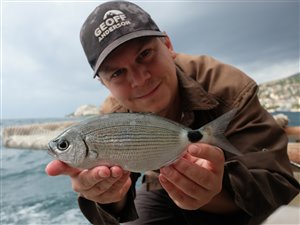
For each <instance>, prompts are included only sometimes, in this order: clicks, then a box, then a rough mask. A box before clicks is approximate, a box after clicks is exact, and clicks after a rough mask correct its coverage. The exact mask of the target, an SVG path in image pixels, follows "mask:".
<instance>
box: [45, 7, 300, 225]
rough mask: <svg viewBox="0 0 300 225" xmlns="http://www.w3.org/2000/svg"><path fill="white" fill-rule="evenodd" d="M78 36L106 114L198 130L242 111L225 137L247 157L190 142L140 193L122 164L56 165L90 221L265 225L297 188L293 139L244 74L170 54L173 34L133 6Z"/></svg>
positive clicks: (105, 10) (101, 14) (94, 16)
mask: <svg viewBox="0 0 300 225" xmlns="http://www.w3.org/2000/svg"><path fill="white" fill-rule="evenodd" d="M80 37H81V43H82V46H83V49H84V51H85V54H86V56H87V58H88V61H89V63H90V65H91V67H92V68H93V70H94V77H97V78H98V79H99V80H100V81H101V82H102V84H103V85H105V87H107V88H108V89H109V90H110V92H111V94H112V100H113V101H112V102H111V103H112V106H111V107H110V109H109V110H108V112H109V113H110V112H151V113H155V114H158V115H160V116H162V117H167V118H169V119H172V120H174V121H177V122H179V123H182V124H184V125H186V126H189V127H191V128H193V129H195V128H199V127H201V126H203V125H204V124H206V123H208V122H209V121H212V120H214V119H215V118H217V117H218V116H220V115H222V114H223V113H225V112H227V111H229V110H231V109H233V108H237V109H238V113H237V114H236V115H235V117H234V119H233V120H232V121H231V123H230V125H229V127H228V129H227V131H226V136H227V138H228V140H229V141H230V142H231V143H232V144H233V145H234V146H235V147H236V148H237V149H239V151H240V152H241V153H242V155H241V156H236V155H233V154H231V153H228V152H224V151H222V150H221V149H219V148H217V147H215V146H211V145H208V144H201V143H195V144H191V145H189V146H188V147H187V149H186V154H185V155H184V156H183V157H182V158H180V159H179V160H178V161H176V162H175V163H174V164H172V165H169V166H166V167H164V168H161V169H160V170H159V171H149V172H146V174H145V176H144V177H143V185H142V188H140V189H139V190H138V192H137V194H136V191H135V183H136V180H137V178H138V177H139V174H136V173H130V172H128V171H124V170H122V168H120V167H118V166H113V167H111V168H108V167H106V166H99V167H96V168H93V169H90V170H80V169H75V168H71V167H69V166H67V165H66V164H63V163H62V162H59V161H53V162H51V163H50V164H49V165H48V166H47V168H46V171H47V173H48V174H49V175H52V176H55V175H62V174H64V175H68V176H70V177H71V180H72V186H73V189H74V191H76V192H78V193H79V194H80V197H79V205H80V208H81V210H82V212H83V214H84V215H85V216H86V217H87V219H88V220H89V221H90V222H91V223H93V224H118V223H119V222H122V224H181V225H183V224H259V223H261V222H262V221H263V220H264V219H266V218H267V217H268V216H269V215H270V214H271V213H272V212H273V211H274V210H275V209H276V208H278V207H279V206H280V205H282V204H287V203H288V202H289V201H290V200H291V199H293V197H294V196H295V195H296V194H297V193H298V192H299V184H298V183H297V181H296V180H295V179H294V178H293V176H292V172H291V170H290V168H289V160H288V157H287V153H286V147H287V138H286V136H285V135H284V133H283V131H282V130H281V129H280V128H279V127H278V126H277V125H276V123H275V121H274V120H273V118H272V116H270V115H269V114H268V113H267V112H266V111H265V110H264V109H263V108H262V107H261V106H260V104H259V101H258V99H257V96H256V92H257V85H256V84H255V82H254V81H253V80H252V79H250V78H249V77H247V76H246V75H245V74H243V73H242V72H241V71H239V70H237V69H236V68H234V67H232V66H229V65H225V64H222V63H220V62H218V61H216V60H215V59H213V58H211V57H208V56H198V57H197V56H189V55H184V54H178V53H176V52H174V50H173V47H172V44H171V41H170V39H169V37H168V36H167V35H166V34H165V33H162V32H161V31H160V30H159V28H158V27H157V25H156V24H155V23H154V21H153V20H152V19H151V17H150V16H149V15H148V14H147V13H146V12H145V11H143V10H142V9H141V8H139V7H138V6H136V5H134V4H132V3H129V2H124V1H115V2H107V3H104V4H102V5H100V6H98V7H97V8H96V9H95V10H94V11H93V12H92V13H91V14H90V16H89V17H88V18H87V20H86V21H85V23H84V25H83V26H82V29H81V34H80ZM134 199H135V201H133V200H134ZM127 221H131V222H128V223H125V222H127Z"/></svg>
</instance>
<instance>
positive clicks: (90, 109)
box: [74, 105, 100, 117]
mask: <svg viewBox="0 0 300 225" xmlns="http://www.w3.org/2000/svg"><path fill="white" fill-rule="evenodd" d="M99 114H100V110H99V108H98V107H97V106H94V105H82V106H79V107H78V108H77V109H76V110H75V112H74V116H75V117H80V116H92V115H99Z"/></svg>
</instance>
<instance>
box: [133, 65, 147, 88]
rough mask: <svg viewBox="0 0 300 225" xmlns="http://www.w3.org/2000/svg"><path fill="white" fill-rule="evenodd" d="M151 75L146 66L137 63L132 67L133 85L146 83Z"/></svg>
mask: <svg viewBox="0 0 300 225" xmlns="http://www.w3.org/2000/svg"><path fill="white" fill-rule="evenodd" d="M150 77H151V74H150V72H149V71H148V70H147V68H146V67H145V66H142V65H135V66H134V67H132V69H131V73H130V83H131V87H132V88H134V87H138V86H142V85H144V84H145V82H146V81H147V80H148V79H149V78H150Z"/></svg>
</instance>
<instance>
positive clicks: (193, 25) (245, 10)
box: [1, 0, 299, 118]
mask: <svg viewBox="0 0 300 225" xmlns="http://www.w3.org/2000/svg"><path fill="white" fill-rule="evenodd" d="M99 3H100V1H85V2H84V1H76V2H74V1H55V2H54V1H9V0H7V1H5V0H2V12H1V14H2V18H1V19H2V21H1V28H2V30H1V31H2V32H1V35H2V36H1V41H2V43H1V44H2V49H1V55H2V60H1V63H2V65H1V81H2V85H1V87H2V90H1V97H2V117H3V118H49V117H63V116H65V115H67V114H69V113H72V112H73V111H74V110H75V109H76V108H77V107H79V106H80V105H83V104H94V105H97V106H99V105H100V104H101V103H102V101H103V100H104V99H105V97H106V96H107V95H108V91H107V90H106V89H105V88H104V87H103V86H101V84H100V83H99V82H97V81H96V80H93V79H92V73H93V72H92V70H91V68H90V67H89V64H88V63H87V60H86V58H85V55H84V53H83V50H82V48H81V44H80V41H79V31H80V28H81V25H82V24H83V22H84V20H85V19H86V17H87V16H88V15H89V14H90V12H91V11H92V10H93V9H94V8H95V7H96V6H97V5H98V4H99ZM135 3H137V4H138V5H139V6H141V7H142V8H144V9H145V10H146V11H148V12H149V13H150V14H151V15H152V18H153V19H154V20H155V21H156V23H157V24H158V25H159V27H160V28H161V30H164V31H166V32H167V33H168V34H169V36H170V38H171V40H172V41H173V45H174V48H175V49H176V50H177V52H185V53H189V54H199V55H200V54H207V55H211V56H213V57H215V58H217V59H219V60H221V61H223V62H226V63H229V64H232V65H234V66H236V67H238V68H239V69H241V70H243V71H244V72H246V73H247V74H248V75H249V76H250V77H252V78H253V79H254V80H255V81H257V82H258V83H262V82H266V81H270V80H274V79H279V78H282V77H286V76H289V75H292V74H295V73H297V72H298V71H299V1H288V0H285V1H266V0H264V1H254V0H252V1H226V0H224V1H213V0H212V1H169V2H168V1H163V2H162V1H135Z"/></svg>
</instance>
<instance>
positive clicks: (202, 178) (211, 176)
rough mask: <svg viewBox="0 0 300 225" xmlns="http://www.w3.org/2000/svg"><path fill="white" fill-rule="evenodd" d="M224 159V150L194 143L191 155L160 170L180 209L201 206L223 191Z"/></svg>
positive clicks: (190, 146)
mask: <svg viewBox="0 0 300 225" xmlns="http://www.w3.org/2000/svg"><path fill="white" fill-rule="evenodd" d="M224 162H225V158H224V154H223V152H222V151H221V149H219V148H217V147H214V146H211V145H208V144H203V143H196V144H191V145H189V146H188V149H187V154H185V155H184V156H183V157H182V158H181V159H179V160H178V161H177V162H175V163H174V164H172V165H170V166H166V167H164V168H162V169H161V170H160V173H161V174H160V175H159V180H160V183H161V185H162V186H163V188H164V189H165V190H166V191H167V192H168V194H169V196H170V197H171V198H172V200H173V201H174V202H175V204H176V205H178V206H179V207H180V208H183V209H188V210H195V209H199V208H200V207H202V206H204V205H206V204H207V203H209V202H210V201H211V200H212V199H213V198H214V197H215V196H216V195H217V194H219V193H220V192H221V190H222V180H223V173H224Z"/></svg>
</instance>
